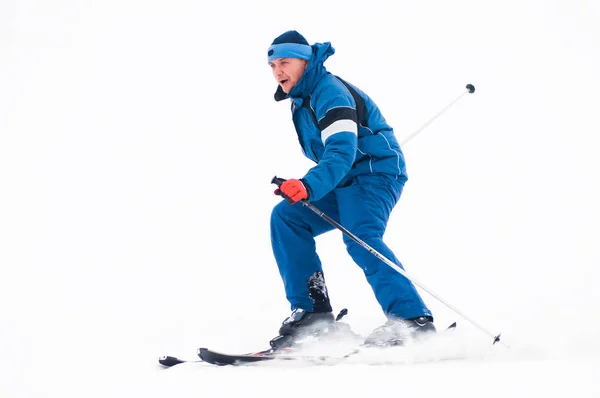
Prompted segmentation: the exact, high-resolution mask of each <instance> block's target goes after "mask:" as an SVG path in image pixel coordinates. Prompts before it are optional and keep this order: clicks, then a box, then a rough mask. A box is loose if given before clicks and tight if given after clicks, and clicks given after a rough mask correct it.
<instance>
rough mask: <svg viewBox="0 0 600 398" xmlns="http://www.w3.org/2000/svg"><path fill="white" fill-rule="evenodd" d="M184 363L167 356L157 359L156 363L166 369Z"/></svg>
mask: <svg viewBox="0 0 600 398" xmlns="http://www.w3.org/2000/svg"><path fill="white" fill-rule="evenodd" d="M184 362H185V361H183V360H181V359H179V358H176V357H171V356H168V355H163V356H162V357H160V358H158V363H159V364H161V365H162V366H166V367H167V368H170V367H171V366H175V365H178V364H180V363H184Z"/></svg>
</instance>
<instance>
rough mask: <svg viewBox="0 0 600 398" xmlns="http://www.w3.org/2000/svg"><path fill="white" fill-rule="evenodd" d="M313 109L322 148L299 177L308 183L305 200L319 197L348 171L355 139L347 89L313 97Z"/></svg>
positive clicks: (353, 113)
mask: <svg viewBox="0 0 600 398" xmlns="http://www.w3.org/2000/svg"><path fill="white" fill-rule="evenodd" d="M319 102H321V104H319ZM315 111H316V112H315V113H316V114H317V118H318V121H319V129H320V130H321V140H322V141H323V144H324V145H325V151H324V152H323V156H322V157H321V159H320V160H319V162H318V164H317V165H316V166H314V167H313V168H311V169H310V170H309V171H308V173H307V174H306V175H305V176H304V177H303V178H302V180H303V181H304V182H305V183H306V185H308V187H307V189H308V194H309V196H308V198H309V200H319V199H321V198H322V197H323V196H325V195H326V194H327V193H329V192H330V191H331V190H333V188H335V187H336V186H337V185H338V184H339V183H340V181H341V180H342V179H343V178H344V177H345V176H346V174H348V172H349V171H350V169H351V168H352V164H353V163H354V159H355V157H356V148H357V142H358V137H357V135H358V125H357V113H356V108H355V104H354V99H353V98H352V97H351V95H350V94H349V93H348V94H347V95H344V94H341V95H337V96H334V97H329V99H327V100H324V101H317V104H316V110H315Z"/></svg>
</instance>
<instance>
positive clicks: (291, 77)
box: [269, 58, 308, 94]
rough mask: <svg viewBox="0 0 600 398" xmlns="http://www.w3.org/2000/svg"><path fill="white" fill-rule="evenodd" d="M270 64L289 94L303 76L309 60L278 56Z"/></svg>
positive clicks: (277, 78) (284, 90)
mask: <svg viewBox="0 0 600 398" xmlns="http://www.w3.org/2000/svg"><path fill="white" fill-rule="evenodd" d="M269 65H270V66H271V70H272V71H273V76H274V77H275V80H277V83H279V85H280V86H281V89H282V90H283V92H284V93H286V94H289V93H290V91H292V89H293V88H294V86H296V84H297V83H298V81H299V80H300V79H301V78H302V75H303V74H304V70H305V69H306V65H308V61H306V60H304V59H300V58H277V59H275V60H273V61H271V62H269Z"/></svg>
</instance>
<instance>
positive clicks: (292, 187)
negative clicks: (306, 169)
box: [275, 179, 308, 204]
mask: <svg viewBox="0 0 600 398" xmlns="http://www.w3.org/2000/svg"><path fill="white" fill-rule="evenodd" d="M278 191H279V193H278V192H277V191H275V193H276V194H280V195H281V196H283V197H284V198H286V199H287V200H288V202H289V203H290V204H294V203H297V202H299V201H301V200H304V199H308V191H307V190H306V187H305V186H304V184H303V183H302V181H300V180H294V179H290V180H287V181H284V182H283V183H282V184H281V185H280V186H279V189H278Z"/></svg>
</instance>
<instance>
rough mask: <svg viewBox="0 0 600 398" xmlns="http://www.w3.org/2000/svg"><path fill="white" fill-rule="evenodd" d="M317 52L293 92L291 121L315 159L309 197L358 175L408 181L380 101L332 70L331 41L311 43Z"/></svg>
mask: <svg viewBox="0 0 600 398" xmlns="http://www.w3.org/2000/svg"><path fill="white" fill-rule="evenodd" d="M312 49H313V55H312V58H311V60H310V62H309V64H308V66H307V68H306V70H305V71H304V74H303V76H302V78H301V79H300V80H299V81H298V83H297V84H296V86H294V88H293V89H292V90H291V92H290V93H289V94H286V93H285V92H283V90H282V89H281V87H278V88H277V91H276V92H275V100H276V101H281V100H283V99H286V98H289V99H290V100H291V109H292V119H293V121H294V126H295V128H296V132H297V134H298V140H299V142H300V146H301V147H302V151H303V153H304V155H305V156H306V157H307V158H309V159H311V160H313V161H314V162H316V163H317V164H316V165H315V166H314V167H312V168H311V169H310V170H309V171H308V173H306V175H305V176H304V177H302V181H303V182H304V183H305V185H306V188H307V190H308V195H309V196H308V198H309V200H313V201H314V200H318V199H321V198H322V197H323V196H325V195H326V194H327V193H329V192H330V191H332V190H333V189H334V188H336V187H341V186H345V185H346V184H348V183H349V182H350V181H351V180H352V179H353V178H354V177H356V176H358V175H365V174H371V173H383V174H389V175H392V176H395V177H396V178H397V179H404V180H406V179H407V177H408V176H407V174H406V165H405V161H404V155H403V153H402V150H401V149H400V145H399V143H398V141H397V140H396V137H395V135H394V131H393V129H392V127H390V126H389V125H388V124H387V122H386V120H385V118H384V117H383V115H382V114H381V112H380V111H379V108H378V107H377V105H376V104H375V103H374V102H373V101H372V100H371V98H369V96H367V95H366V94H365V93H364V92H363V91H361V90H360V89H358V88H357V87H355V86H353V85H352V84H350V83H347V82H345V81H344V80H342V79H341V78H339V77H336V76H334V75H332V74H331V73H329V72H327V70H326V68H325V66H324V65H323V64H324V62H325V61H326V60H327V58H329V57H330V56H331V55H333V54H334V52H335V50H334V48H333V47H332V46H331V43H329V42H326V43H316V44H313V45H312Z"/></svg>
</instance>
